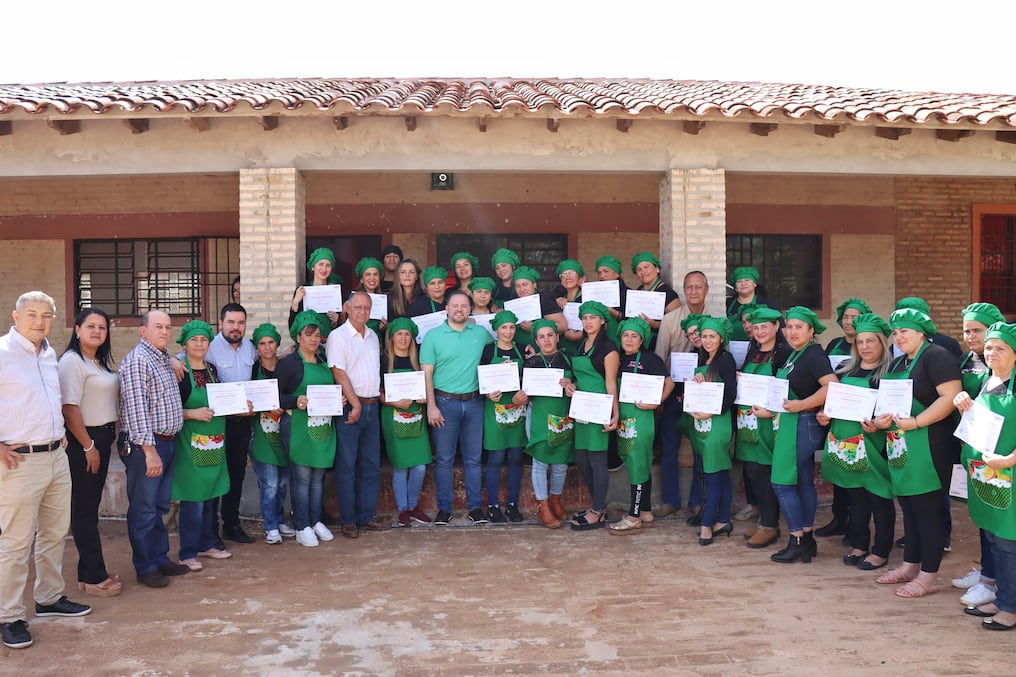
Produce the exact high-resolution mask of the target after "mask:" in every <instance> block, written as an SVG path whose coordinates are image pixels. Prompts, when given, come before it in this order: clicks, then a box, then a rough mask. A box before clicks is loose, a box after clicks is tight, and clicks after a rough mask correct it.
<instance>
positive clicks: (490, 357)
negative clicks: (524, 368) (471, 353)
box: [480, 341, 526, 364]
mask: <svg viewBox="0 0 1016 677" xmlns="http://www.w3.org/2000/svg"><path fill="white" fill-rule="evenodd" d="M495 352H496V353H497V358H498V359H497V362H511V361H513V360H517V359H519V358H520V357H522V358H525V355H526V353H525V351H524V350H522V348H520V347H519V345H518V344H512V347H511V348H509V349H507V350H505V349H504V348H501V347H499V346H498V345H497V341H494V342H493V343H488V344H487V345H485V346H484V347H483V353H482V355H481V356H480V364H496V362H494V353H495Z"/></svg>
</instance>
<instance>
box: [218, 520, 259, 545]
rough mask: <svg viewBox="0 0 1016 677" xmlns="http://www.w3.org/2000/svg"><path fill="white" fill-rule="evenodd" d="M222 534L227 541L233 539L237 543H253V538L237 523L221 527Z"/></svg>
mask: <svg viewBox="0 0 1016 677" xmlns="http://www.w3.org/2000/svg"><path fill="white" fill-rule="evenodd" d="M222 536H223V538H225V539H226V540H227V541H235V542H237V543H253V542H254V539H253V538H252V537H251V535H250V534H248V533H247V532H246V531H244V530H243V527H241V526H240V525H239V524H234V525H233V526H231V527H223V528H222Z"/></svg>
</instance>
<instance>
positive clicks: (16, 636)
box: [0, 621, 32, 649]
mask: <svg viewBox="0 0 1016 677" xmlns="http://www.w3.org/2000/svg"><path fill="white" fill-rule="evenodd" d="M0 628H3V636H4V646H9V647H10V648H12V649H25V648H27V647H30V646H32V633H30V632H29V631H28V623H27V622H25V621H14V622H13V623H2V624H0Z"/></svg>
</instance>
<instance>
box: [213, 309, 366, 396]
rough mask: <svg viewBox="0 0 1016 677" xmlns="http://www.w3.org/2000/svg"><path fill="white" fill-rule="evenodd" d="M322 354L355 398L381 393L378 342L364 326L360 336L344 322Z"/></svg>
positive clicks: (332, 334)
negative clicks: (341, 373) (346, 379)
mask: <svg viewBox="0 0 1016 677" xmlns="http://www.w3.org/2000/svg"><path fill="white" fill-rule="evenodd" d="M325 351H326V353H327V354H328V366H329V367H335V368H338V369H341V370H342V371H344V372H346V376H347V377H349V383H350V385H352V386H353V392H355V393H356V396H357V397H377V396H378V395H380V394H381V343H380V342H379V341H378V340H377V334H375V333H374V330H373V329H371V328H370V327H364V329H363V334H360V333H359V332H358V331H356V329H354V328H353V324H352V323H351V322H346V323H345V324H343V325H342V326H340V327H339V328H338V329H334V330H332V333H330V334H329V335H328V342H327V343H326V344H325ZM216 366H217V365H216Z"/></svg>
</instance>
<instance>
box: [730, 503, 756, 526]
mask: <svg viewBox="0 0 1016 677" xmlns="http://www.w3.org/2000/svg"><path fill="white" fill-rule="evenodd" d="M756 517H758V509H757V508H756V507H755V506H753V505H746V506H744V507H743V508H741V509H740V510H738V511H737V513H735V514H734V519H736V520H737V521H738V522H747V521H748V520H752V519H755V518H756Z"/></svg>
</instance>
